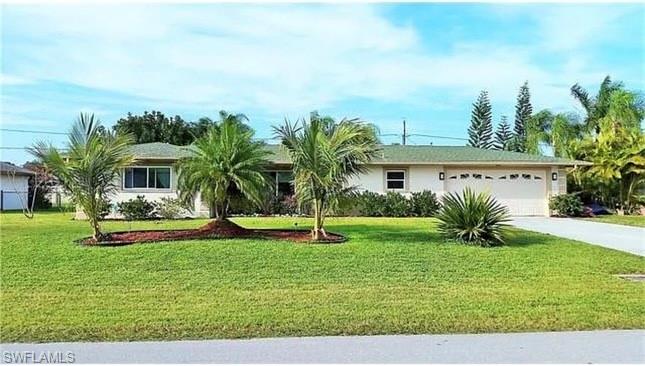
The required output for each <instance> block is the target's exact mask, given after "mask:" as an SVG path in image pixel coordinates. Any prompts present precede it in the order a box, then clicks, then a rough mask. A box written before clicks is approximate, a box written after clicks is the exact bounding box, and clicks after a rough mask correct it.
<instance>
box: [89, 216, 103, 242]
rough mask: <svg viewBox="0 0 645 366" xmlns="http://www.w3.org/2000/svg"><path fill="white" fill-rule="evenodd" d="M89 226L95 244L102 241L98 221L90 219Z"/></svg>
mask: <svg viewBox="0 0 645 366" xmlns="http://www.w3.org/2000/svg"><path fill="white" fill-rule="evenodd" d="M90 225H92V238H94V240H96V241H97V242H98V241H100V240H101V239H103V233H101V224H99V221H98V220H95V219H90Z"/></svg>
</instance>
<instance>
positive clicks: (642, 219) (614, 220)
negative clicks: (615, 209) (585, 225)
mask: <svg viewBox="0 0 645 366" xmlns="http://www.w3.org/2000/svg"><path fill="white" fill-rule="evenodd" d="M585 220H589V221H597V222H606V223H608V224H618V225H628V226H637V227H645V216H620V215H600V216H596V217H589V218H585Z"/></svg>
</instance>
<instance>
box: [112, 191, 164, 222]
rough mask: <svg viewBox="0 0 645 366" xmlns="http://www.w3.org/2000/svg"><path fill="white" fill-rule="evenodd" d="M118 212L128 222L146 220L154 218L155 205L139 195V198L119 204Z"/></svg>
mask: <svg viewBox="0 0 645 366" xmlns="http://www.w3.org/2000/svg"><path fill="white" fill-rule="evenodd" d="M117 211H118V212H119V213H120V214H121V215H123V217H124V218H125V219H126V220H146V219H150V218H153V217H154V212H155V204H154V203H153V202H150V201H148V200H146V198H145V197H144V196H141V195H139V196H137V198H134V199H131V200H127V201H123V202H119V203H118V204H117Z"/></svg>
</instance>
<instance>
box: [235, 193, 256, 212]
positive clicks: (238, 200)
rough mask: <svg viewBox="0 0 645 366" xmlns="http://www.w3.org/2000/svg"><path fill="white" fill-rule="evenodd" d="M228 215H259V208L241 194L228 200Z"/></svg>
mask: <svg viewBox="0 0 645 366" xmlns="http://www.w3.org/2000/svg"><path fill="white" fill-rule="evenodd" d="M228 213H229V214H231V215H255V214H258V213H260V208H259V207H258V206H257V205H256V204H254V203H253V202H251V200H249V199H248V198H246V197H244V196H243V195H241V194H234V195H232V196H231V197H230V198H229V202H228Z"/></svg>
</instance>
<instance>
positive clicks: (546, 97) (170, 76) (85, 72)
mask: <svg viewBox="0 0 645 366" xmlns="http://www.w3.org/2000/svg"><path fill="white" fill-rule="evenodd" d="M4 10H5V11H4V14H3V22H4V23H5V24H4V26H3V27H4V30H5V39H8V40H12V39H15V38H14V37H18V36H19V38H20V41H14V42H7V44H6V45H5V48H6V52H7V53H8V54H9V55H10V56H8V57H7V59H8V60H10V61H11V62H9V64H10V67H11V71H12V73H13V74H15V75H20V77H24V78H26V79H42V80H57V81H62V82H67V83H73V84H78V85H81V86H85V87H90V88H97V89H105V90H110V91H118V92H121V93H128V94H131V95H135V96H140V97H145V98H152V99H156V100H159V101H160V103H163V102H167V103H176V104H183V105H190V104H193V105H197V104H199V105H208V104H210V105H212V106H213V108H214V109H215V108H219V107H222V108H227V109H233V110H244V109H246V108H249V107H253V108H257V109H260V110H264V111H265V112H266V113H272V114H290V113H294V112H302V111H306V110H310V109H312V108H324V107H326V106H329V105H333V104H334V103H336V102H339V101H343V100H346V99H348V98H352V97H364V98H372V99H378V100H384V101H396V102H405V103H412V104H414V103H418V102H419V99H420V98H422V97H423V94H424V91H427V90H430V89H433V90H434V89H440V90H445V93H446V94H447V95H460V96H472V98H473V99H474V98H475V96H476V93H477V91H478V90H480V89H484V88H485V89H488V90H489V91H490V92H491V95H492V96H493V97H494V98H498V99H497V100H501V101H512V100H514V98H515V93H516V92H517V87H518V86H519V84H521V83H522V82H523V81H524V80H529V81H530V82H531V85H532V86H533V87H534V89H533V90H536V91H537V92H536V93H535V94H534V95H535V96H536V98H538V99H539V100H540V101H541V102H542V103H543V104H545V106H546V105H548V103H556V102H558V101H561V100H562V98H568V88H566V87H561V86H557V85H558V84H561V83H562V82H563V80H565V81H566V82H567V83H569V82H570V81H572V80H573V81H575V80H579V79H580V78H581V77H587V78H589V77H590V75H593V77H594V78H596V77H597V74H598V73H595V72H590V70H589V67H588V63H587V62H585V61H577V62H576V61H575V60H573V59H572V60H570V61H568V62H565V63H563V65H561V66H559V67H556V68H555V69H553V68H551V69H548V68H546V67H544V65H540V63H539V62H537V61H535V59H534V57H535V56H536V55H537V54H539V52H540V51H541V50H542V49H544V48H548V49H550V50H567V49H569V48H570V47H572V46H573V45H577V44H578V43H580V42H584V41H587V40H588V37H589V35H588V33H592V32H593V31H594V29H591V28H590V27H588V26H585V27H581V28H580V29H572V28H575V27H572V26H569V25H567V31H566V32H567V34H566V35H565V36H562V35H560V34H559V32H558V29H563V28H562V27H563V25H562V24H561V23H563V22H566V21H571V19H570V18H571V16H570V14H568V13H567V14H568V15H566V16H565V15H562V14H560V13H559V12H550V13H548V14H544V15H543V18H544V19H542V20H541V21H540V23H539V24H540V27H539V29H541V30H542V31H544V32H545V33H544V35H543V38H542V41H543V43H542V44H540V45H527V46H524V47H521V48H520V47H510V46H508V45H500V44H494V45H491V44H484V43H464V44H457V45H454V47H452V49H451V50H449V51H447V52H443V53H441V54H436V53H431V52H429V51H427V50H425V49H424V48H423V47H422V44H421V37H420V35H419V34H418V32H417V30H415V29H413V28H411V27H410V26H400V25H395V24H393V23H392V22H390V21H388V19H387V18H385V17H384V16H382V15H381V14H380V13H379V12H378V11H377V10H376V9H375V8H374V7H371V6H366V5H352V6H293V5H274V6H237V5H236V6H234V5H230V4H219V5H211V6H150V5H147V6H143V5H136V6H134V5H128V6H112V5H110V6H107V5H94V6H78V5H74V6H65V5H58V6H53V7H45V6H38V7H18V6H5V9H4ZM603 24H605V23H603ZM558 27H559V28H558ZM551 31H552V32H551ZM599 79H600V78H598V79H597V80H599Z"/></svg>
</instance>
